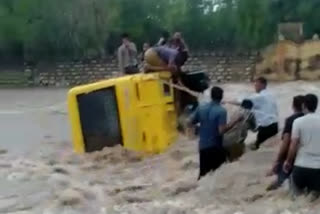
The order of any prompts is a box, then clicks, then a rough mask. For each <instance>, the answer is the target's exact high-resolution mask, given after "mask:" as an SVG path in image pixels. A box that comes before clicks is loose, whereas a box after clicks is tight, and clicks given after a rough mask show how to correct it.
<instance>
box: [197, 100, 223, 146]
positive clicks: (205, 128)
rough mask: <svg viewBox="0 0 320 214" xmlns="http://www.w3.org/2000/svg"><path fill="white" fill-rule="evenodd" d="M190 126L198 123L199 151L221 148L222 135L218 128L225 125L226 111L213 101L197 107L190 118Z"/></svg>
mask: <svg viewBox="0 0 320 214" xmlns="http://www.w3.org/2000/svg"><path fill="white" fill-rule="evenodd" d="M191 122H192V124H194V125H195V124H197V123H200V130H199V132H200V140H199V150H203V149H208V148H212V147H217V148H222V142H223V135H221V134H220V132H219V126H222V125H226V123H227V111H226V110H225V109H224V108H223V107H222V106H221V105H220V104H219V103H216V102H214V101H212V102H210V103H206V104H202V105H200V106H198V108H197V109H196V111H195V112H194V113H193V115H192V116H191Z"/></svg>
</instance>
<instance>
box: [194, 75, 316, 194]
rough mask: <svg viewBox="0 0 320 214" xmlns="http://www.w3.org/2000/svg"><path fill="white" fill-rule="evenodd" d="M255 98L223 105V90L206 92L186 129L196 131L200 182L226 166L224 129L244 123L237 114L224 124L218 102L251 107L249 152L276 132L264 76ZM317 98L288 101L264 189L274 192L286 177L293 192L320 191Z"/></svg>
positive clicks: (272, 102)
mask: <svg viewBox="0 0 320 214" xmlns="http://www.w3.org/2000/svg"><path fill="white" fill-rule="evenodd" d="M254 86H255V90H256V94H254V95H253V96H251V97H248V98H246V99H243V100H241V101H240V100H239V101H223V89H222V88H220V87H213V88H212V89H211V99H212V101H211V102H210V103H205V104H200V105H199V106H198V108H197V109H196V111H195V112H194V113H193V114H192V115H191V117H190V118H189V124H190V125H196V124H200V128H199V135H200V140H199V157H200V173H199V179H201V178H202V177H203V176H205V175H206V174H207V173H209V172H212V171H215V170H216V169H218V168H219V167H220V166H221V165H222V164H223V163H225V162H226V160H227V156H228V151H227V150H226V149H225V148H224V146H223V137H224V134H225V133H226V132H228V130H230V129H232V128H233V127H234V126H235V125H236V124H237V123H239V122H240V121H242V120H243V118H242V116H239V117H237V118H234V119H233V120H232V121H230V122H229V123H228V122H227V111H226V109H225V108H224V107H223V104H233V105H242V106H243V105H244V104H248V103H249V104H251V105H252V113H253V114H254V117H255V120H256V124H257V128H256V130H257V132H258V133H257V139H256V141H255V143H254V144H253V145H252V146H251V149H252V150H257V149H259V148H260V146H261V144H262V143H264V142H265V141H266V140H268V139H270V138H271V137H274V136H276V135H277V134H278V132H279V128H278V108H277V103H276V99H275V97H274V95H273V94H272V93H271V92H270V91H269V90H268V88H267V86H268V83H267V80H266V79H265V78H263V77H260V78H257V79H256V80H255V82H254ZM317 107H318V97H317V96H316V95H314V94H307V95H299V96H296V97H294V98H293V101H292V109H293V114H292V115H291V116H290V117H288V118H287V119H286V120H285V126H284V129H283V132H282V138H281V141H282V142H281V146H280V150H279V152H278V154H277V156H276V159H275V160H274V162H273V164H272V167H271V170H270V171H269V172H268V173H267V175H277V179H275V181H273V182H272V183H271V184H270V185H269V186H268V188H267V190H274V189H277V188H279V187H280V186H281V185H282V184H283V182H284V181H285V180H286V179H288V178H290V181H291V182H290V184H291V185H290V186H291V187H292V188H291V189H292V190H294V193H295V194H300V193H303V192H305V191H307V192H318V193H320V115H318V114H316V113H315V112H316V110H317Z"/></svg>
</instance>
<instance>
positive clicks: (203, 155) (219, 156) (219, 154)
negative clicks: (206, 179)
mask: <svg viewBox="0 0 320 214" xmlns="http://www.w3.org/2000/svg"><path fill="white" fill-rule="evenodd" d="M199 158H200V172H199V179H200V178H201V177H203V176H205V175H206V174H208V173H209V172H213V171H215V170H216V169H218V168H219V167H220V166H221V165H222V164H223V163H224V162H225V161H226V158H227V156H226V152H225V150H224V149H223V148H218V147H212V148H207V149H203V150H200V153H199Z"/></svg>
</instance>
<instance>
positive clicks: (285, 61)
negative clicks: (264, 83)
mask: <svg viewBox="0 0 320 214" xmlns="http://www.w3.org/2000/svg"><path fill="white" fill-rule="evenodd" d="M261 56H262V59H261V61H260V62H258V63H257V65H256V76H264V77H266V78H267V79H269V80H276V81H290V80H320V40H319V39H317V38H316V39H313V40H308V41H305V42H304V43H301V44H297V43H294V42H292V41H288V40H283V41H279V42H278V43H276V44H272V45H270V46H269V47H267V48H266V49H265V50H264V51H262V53H261Z"/></svg>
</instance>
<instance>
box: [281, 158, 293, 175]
mask: <svg viewBox="0 0 320 214" xmlns="http://www.w3.org/2000/svg"><path fill="white" fill-rule="evenodd" d="M291 168H292V164H291V163H289V161H286V162H284V164H283V171H284V172H285V173H289V172H290V170H291Z"/></svg>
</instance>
